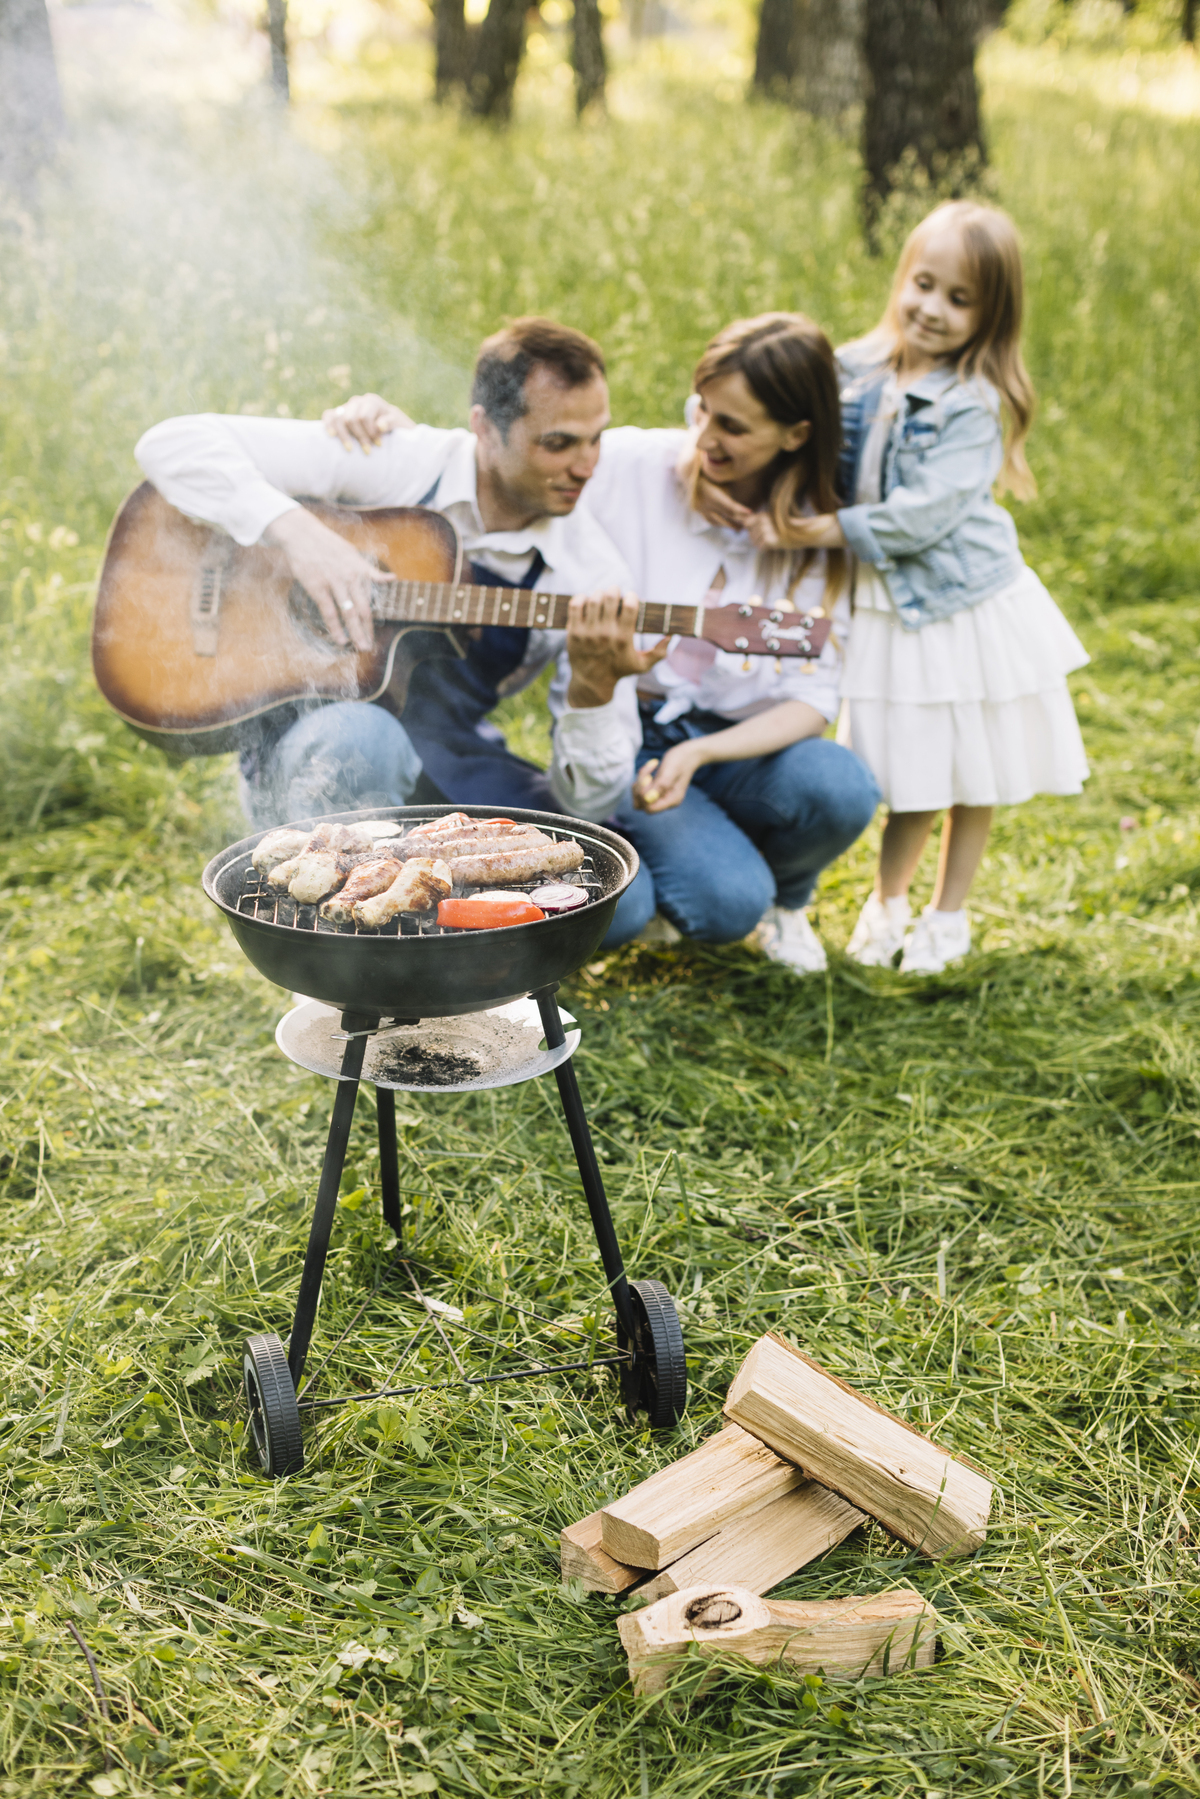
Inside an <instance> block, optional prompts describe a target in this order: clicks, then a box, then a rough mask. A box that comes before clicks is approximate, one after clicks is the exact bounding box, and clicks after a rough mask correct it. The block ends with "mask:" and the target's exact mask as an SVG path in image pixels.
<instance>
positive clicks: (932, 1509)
mask: <svg viewBox="0 0 1200 1799" xmlns="http://www.w3.org/2000/svg"><path fill="white" fill-rule="evenodd" d="M725 1416H726V1417H727V1418H732V1419H733V1420H734V1421H735V1423H737V1424H740V1425H742V1426H743V1427H744V1429H746V1430H748V1431H750V1432H752V1433H753V1434H754V1436H756V1437H758V1438H760V1439H761V1440H762V1442H763V1443H765V1444H766V1445H768V1447H770V1448H771V1449H773V1450H775V1451H776V1453H777V1454H779V1455H781V1456H784V1457H786V1458H787V1460H788V1461H791V1462H795V1463H796V1464H797V1465H798V1466H799V1467H802V1468H803V1469H804V1470H805V1472H806V1473H807V1474H809V1475H811V1476H812V1478H813V1479H814V1480H818V1481H820V1483H821V1485H822V1486H824V1487H831V1488H832V1489H833V1491H834V1492H835V1493H840V1494H841V1495H842V1497H843V1498H844V1499H846V1500H848V1501H849V1503H850V1504H851V1505H854V1506H857V1507H858V1508H859V1510H860V1511H864V1512H866V1513H867V1514H868V1515H869V1516H870V1517H872V1518H877V1519H878V1520H879V1522H880V1523H881V1524H883V1525H886V1527H887V1528H888V1530H890V1531H893V1532H894V1533H895V1535H896V1536H898V1537H900V1538H902V1539H903V1541H904V1542H906V1543H911V1545H912V1546H913V1548H914V1549H918V1550H920V1552H921V1553H922V1554H923V1555H929V1556H944V1555H966V1554H969V1553H970V1551H971V1550H973V1549H978V1548H979V1546H980V1544H981V1543H982V1542H983V1541H984V1539H985V1537H986V1535H987V1521H988V1513H989V1512H990V1510H991V1505H992V1483H991V1482H990V1481H989V1480H987V1479H986V1478H985V1477H984V1476H983V1475H982V1474H980V1473H979V1472H978V1471H977V1470H976V1469H974V1468H972V1467H970V1466H969V1465H968V1464H967V1463H966V1462H962V1461H958V1460H956V1459H955V1458H954V1457H953V1456H950V1455H947V1453H946V1451H945V1450H944V1449H940V1448H939V1447H938V1445H937V1444H936V1443H933V1442H931V1441H930V1439H929V1438H928V1437H923V1436H922V1435H921V1433H920V1432H919V1431H915V1430H913V1429H912V1427H911V1425H908V1424H905V1423H904V1422H903V1420H902V1419H900V1418H897V1417H895V1416H893V1414H892V1413H891V1412H885V1411H884V1409H883V1407H882V1406H878V1405H876V1404H875V1402H874V1401H873V1400H870V1399H866V1398H864V1396H863V1395H862V1394H861V1393H856V1392H855V1390H854V1389H853V1388H852V1387H848V1386H847V1385H846V1383H845V1381H841V1380H839V1379H838V1378H837V1376H836V1375H833V1374H830V1373H828V1372H827V1371H826V1369H824V1368H822V1367H821V1366H820V1364H819V1363H818V1362H813V1361H810V1360H809V1358H808V1357H807V1356H805V1355H801V1353H800V1351H799V1350H797V1349H793V1348H792V1346H791V1344H790V1343H785V1342H784V1340H783V1338H782V1337H777V1336H776V1335H775V1334H774V1332H771V1333H770V1334H769V1335H767V1336H765V1337H760V1338H759V1340H758V1342H757V1343H756V1344H755V1345H754V1348H753V1349H752V1350H751V1351H750V1354H749V1355H748V1356H747V1357H746V1360H745V1361H744V1362H743V1363H742V1366H741V1368H740V1369H739V1370H738V1372H737V1375H736V1376H735V1378H734V1382H733V1385H732V1386H731V1387H730V1389H729V1397H728V1399H727V1400H726V1402H725Z"/></svg>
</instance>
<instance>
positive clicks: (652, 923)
mask: <svg viewBox="0 0 1200 1799" xmlns="http://www.w3.org/2000/svg"><path fill="white" fill-rule="evenodd" d="M682 936H683V933H682V931H677V930H676V929H675V926H674V925H673V924H672V923H671V921H670V919H669V918H664V917H663V915H662V913H661V912H656V913H655V914H654V917H653V918H652V919H650V920H649V922H648V923H647V924H644V925H643V926H642V928H641V930H640V931H639V932H638V934H637V936H636V937H635V938H634V940H633V941H634V942H635V943H656V944H657V945H658V946H659V948H660V949H662V948H664V947H665V946H666V945H667V944H669V943H679V942H680V941H681V939H682Z"/></svg>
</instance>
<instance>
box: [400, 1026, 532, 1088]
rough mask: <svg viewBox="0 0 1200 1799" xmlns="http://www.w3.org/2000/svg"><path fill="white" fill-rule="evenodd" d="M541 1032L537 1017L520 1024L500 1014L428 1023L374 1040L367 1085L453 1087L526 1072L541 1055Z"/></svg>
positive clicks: (405, 1027) (404, 1027)
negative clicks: (521, 1070) (394, 1083)
mask: <svg viewBox="0 0 1200 1799" xmlns="http://www.w3.org/2000/svg"><path fill="white" fill-rule="evenodd" d="M541 1035H542V1027H541V1023H540V1021H536V1011H535V1012H534V1016H533V1018H532V1019H529V1020H522V1021H518V1020H517V1019H515V1018H513V1017H511V1016H505V1010H504V1009H501V1010H500V1011H497V1012H468V1013H466V1014H465V1015H464V1016H463V1017H460V1018H439V1019H426V1020H425V1021H424V1022H423V1023H421V1024H414V1025H403V1026H401V1027H400V1028H399V1029H398V1030H391V1031H387V1032H385V1033H384V1034H383V1035H381V1036H380V1037H377V1038H376V1039H375V1043H374V1045H373V1046H372V1049H371V1051H370V1069H369V1073H368V1079H371V1080H374V1079H375V1078H376V1077H377V1076H378V1078H379V1079H380V1080H383V1081H399V1082H403V1083H404V1084H406V1085H411V1086H414V1087H452V1086H455V1085H457V1084H458V1083H459V1082H461V1081H475V1080H480V1079H487V1078H488V1077H489V1076H492V1075H498V1074H503V1073H504V1072H506V1071H508V1070H511V1069H513V1068H517V1067H521V1066H523V1065H524V1064H525V1063H527V1062H529V1061H530V1059H531V1058H532V1057H535V1056H536V1055H537V1053H538V1044H539V1042H540V1040H541Z"/></svg>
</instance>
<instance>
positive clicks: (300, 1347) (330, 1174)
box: [288, 1012, 378, 1392]
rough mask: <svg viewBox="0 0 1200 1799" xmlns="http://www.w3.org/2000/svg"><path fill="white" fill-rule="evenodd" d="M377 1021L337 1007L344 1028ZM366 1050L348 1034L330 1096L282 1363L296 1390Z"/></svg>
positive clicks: (361, 1041) (364, 1026) (309, 1336)
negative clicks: (339, 1073) (309, 1223)
mask: <svg viewBox="0 0 1200 1799" xmlns="http://www.w3.org/2000/svg"><path fill="white" fill-rule="evenodd" d="M377 1023H378V1020H377V1019H367V1018H361V1017H359V1016H358V1015H357V1014H356V1013H351V1012H343V1014H342V1029H343V1030H344V1031H363V1030H364V1029H365V1030H369V1029H370V1028H371V1026H372V1025H374V1024H377ZM366 1053H367V1039H366V1037H365V1036H358V1037H351V1038H350V1041H349V1042H348V1043H347V1045H346V1048H345V1052H344V1054H343V1056H342V1077H341V1079H340V1080H339V1082H338V1085H337V1093H336V1095H335V1097H334V1101H333V1117H332V1118H331V1119H330V1121H329V1138H328V1141H327V1142H326V1144H325V1160H324V1163H323V1164H322V1166H321V1181H320V1185H319V1186H318V1188H317V1203H316V1206H315V1207H314V1208H313V1218H312V1226H311V1228H310V1230H309V1233H308V1248H307V1249H306V1250H305V1252H304V1267H303V1269H302V1270H301V1273H300V1292H299V1295H298V1296H297V1299H296V1315H295V1317H294V1318H293V1319H292V1335H291V1339H290V1341H289V1343H288V1368H289V1369H290V1371H291V1376H292V1384H293V1386H294V1387H295V1388H296V1390H297V1392H298V1391H299V1389H300V1380H301V1377H302V1375H303V1373H304V1363H305V1359H306V1357H307V1355H308V1345H309V1343H310V1341H311V1339H312V1333H313V1325H314V1323H315V1322H316V1317H317V1302H318V1300H319V1299H320V1297H321V1278H322V1276H323V1275H324V1273H325V1258H326V1256H327V1255H328V1254H329V1239H330V1237H331V1236H332V1234H333V1217H334V1213H335V1212H336V1211H337V1197H338V1188H339V1186H340V1185H341V1180H342V1169H343V1168H344V1167H345V1166H346V1150H347V1147H348V1145H349V1142H350V1125H351V1122H352V1121H353V1118H354V1102H355V1100H356V1099H357V1098H358V1082H359V1077H360V1076H361V1074H362V1065H363V1059H364V1057H365V1056H366Z"/></svg>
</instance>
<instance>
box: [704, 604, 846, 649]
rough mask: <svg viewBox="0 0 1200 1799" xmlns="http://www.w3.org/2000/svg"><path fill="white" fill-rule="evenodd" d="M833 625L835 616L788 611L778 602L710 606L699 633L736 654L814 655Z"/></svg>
mask: <svg viewBox="0 0 1200 1799" xmlns="http://www.w3.org/2000/svg"><path fill="white" fill-rule="evenodd" d="M832 629H833V622H832V620H831V619H828V618H818V617H817V616H816V614H815V613H812V612H785V611H784V610H783V608H782V607H776V606H706V607H705V608H704V621H703V626H702V628H701V630H700V631H699V632H698V635H699V636H700V637H703V638H704V640H705V642H706V643H713V644H716V646H717V648H718V649H719V650H728V651H729V652H730V653H731V654H732V655H735V656H736V655H739V654H740V655H744V656H803V657H805V658H807V659H811V658H812V657H814V656H819V655H820V654H821V651H822V650H823V649H824V648H825V642H826V639H827V638H828V636H829V633H830V631H831V630H832Z"/></svg>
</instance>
